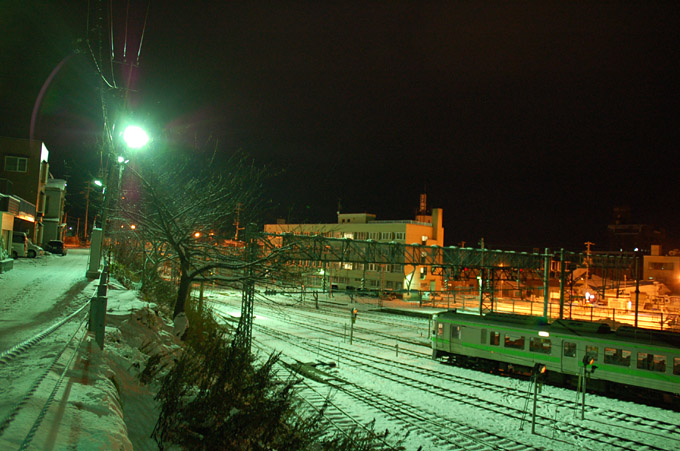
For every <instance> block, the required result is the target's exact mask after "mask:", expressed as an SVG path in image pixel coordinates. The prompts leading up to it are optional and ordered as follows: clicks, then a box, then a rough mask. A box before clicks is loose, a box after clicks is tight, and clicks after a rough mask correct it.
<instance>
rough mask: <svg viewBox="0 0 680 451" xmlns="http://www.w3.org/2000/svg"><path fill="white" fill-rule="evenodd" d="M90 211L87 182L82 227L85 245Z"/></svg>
mask: <svg viewBox="0 0 680 451" xmlns="http://www.w3.org/2000/svg"><path fill="white" fill-rule="evenodd" d="M89 209H90V181H89V180H88V181H87V188H85V224H84V226H83V238H84V239H85V242H86V243H87V215H88V212H89Z"/></svg>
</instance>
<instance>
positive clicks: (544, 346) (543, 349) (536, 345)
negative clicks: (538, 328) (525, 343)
mask: <svg viewBox="0 0 680 451" xmlns="http://www.w3.org/2000/svg"><path fill="white" fill-rule="evenodd" d="M551 349H552V343H551V342H550V339H549V338H540V337H531V340H529V351H532V352H540V353H542V354H550V350H551Z"/></svg>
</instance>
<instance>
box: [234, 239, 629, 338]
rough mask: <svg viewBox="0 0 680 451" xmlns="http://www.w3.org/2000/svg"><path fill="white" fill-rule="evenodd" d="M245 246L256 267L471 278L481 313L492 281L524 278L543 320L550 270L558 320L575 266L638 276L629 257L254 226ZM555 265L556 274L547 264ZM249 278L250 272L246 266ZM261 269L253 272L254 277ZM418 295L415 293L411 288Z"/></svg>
mask: <svg viewBox="0 0 680 451" xmlns="http://www.w3.org/2000/svg"><path fill="white" fill-rule="evenodd" d="M246 247H247V252H246V255H247V256H248V257H247V258H248V260H249V262H253V263H255V262H259V263H255V264H256V265H265V266H266V265H267V264H272V263H274V262H275V263H277V264H281V263H295V262H299V261H314V262H321V263H324V264H325V263H340V264H342V263H362V264H364V268H365V267H366V265H367V264H369V263H375V264H381V265H382V264H386V265H402V266H404V267H406V266H413V268H414V271H415V268H416V267H418V266H427V267H429V268H430V271H431V273H432V274H434V275H440V276H441V277H443V278H444V280H445V281H446V283H447V284H448V280H457V279H460V278H461V274H463V277H465V278H468V279H469V278H475V279H477V281H478V283H479V293H480V294H479V298H480V299H479V310H480V313H486V312H490V311H493V307H494V286H495V283H494V282H495V281H498V280H501V279H506V280H508V279H509V280H513V278H514V276H515V275H516V274H519V273H523V274H524V277H532V278H533V279H537V280H543V292H544V299H545V302H544V312H543V316H547V308H548V297H549V296H548V292H549V290H548V289H549V280H550V275H551V272H552V273H553V274H554V276H557V277H558V278H559V281H560V316H561V315H562V312H563V307H564V287H565V284H566V277H567V274H568V273H569V274H571V273H572V272H573V271H574V270H575V269H577V268H584V267H587V268H589V269H593V270H594V269H597V270H599V271H600V272H601V273H603V274H604V275H605V278H606V277H607V274H609V275H610V277H611V278H612V280H613V277H616V275H617V274H621V273H622V272H624V271H626V272H627V271H631V270H633V268H634V269H635V272H636V274H637V273H639V271H640V268H641V265H640V259H641V255H640V254H634V253H623V252H618V253H588V254H586V253H576V252H568V251H564V250H559V251H557V252H550V251H549V249H545V251H544V252H543V253H529V252H515V251H505V250H492V249H485V248H479V249H476V248H469V247H456V246H449V247H441V246H426V245H420V244H404V243H398V242H380V241H372V240H367V241H362V240H354V239H349V238H332V237H325V236H320V235H312V236H307V235H295V234H287V233H284V234H268V233H263V232H257V231H256V230H255V229H254V228H253V227H248V228H247V230H246ZM552 262H558V265H557V268H558V269H557V271H554V270H553V271H551V263H552ZM249 268H250V269H249V271H251V273H250V275H251V276H252V274H254V273H253V272H252V271H253V268H252V265H249ZM259 272H260V271H257V270H256V271H255V273H259ZM254 285H255V278H254V277H247V278H246V282H245V286H244V290H243V303H242V311H241V322H240V323H239V330H238V332H239V333H238V335H239V336H241V338H242V339H243V340H245V344H247V345H248V346H250V340H251V335H250V333H251V331H252V315H253V298H254V292H255V291H254ZM414 291H417V290H414Z"/></svg>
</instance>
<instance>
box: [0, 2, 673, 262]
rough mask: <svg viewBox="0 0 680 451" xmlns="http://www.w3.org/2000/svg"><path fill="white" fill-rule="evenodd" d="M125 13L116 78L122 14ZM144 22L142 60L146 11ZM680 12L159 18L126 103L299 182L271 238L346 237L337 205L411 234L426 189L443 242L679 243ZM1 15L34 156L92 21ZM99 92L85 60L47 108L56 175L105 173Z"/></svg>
mask: <svg viewBox="0 0 680 451" xmlns="http://www.w3.org/2000/svg"><path fill="white" fill-rule="evenodd" d="M91 3H95V2H91ZM105 3H107V2H105ZM114 3H121V4H120V5H114V15H115V19H116V20H115V21H114V34H115V36H116V55H117V58H119V59H120V58H121V54H122V50H121V49H122V44H123V43H124V41H123V39H122V37H123V36H124V30H125V27H124V26H125V20H124V17H125V9H124V7H125V4H124V3H123V2H114ZM130 4H131V8H130V16H129V17H130V21H129V26H128V37H129V39H128V48H129V49H132V51H131V50H128V52H129V53H133V54H134V53H135V52H136V49H137V45H138V41H139V36H140V34H141V29H142V23H143V19H144V15H145V11H146V5H147V3H146V2H145V1H135V0H133V1H131V2H130ZM679 12H680V8H678V7H677V3H675V2H654V1H651V2H650V1H645V2H566V1H565V2H526V3H524V2H402V1H385V2H365V1H361V2H353V1H346V2H320V1H313V2H302V1H298V2H278V1H277V2H202V1H196V2H190V1H182V2H180V1H164V2H158V1H156V2H152V3H151V8H150V10H149V16H148V22H147V26H146V30H145V34H144V42H143V46H142V51H141V64H140V67H139V68H138V69H135V70H134V71H133V85H134V87H135V89H136V91H135V92H134V93H132V94H131V97H130V99H131V105H133V111H134V113H135V114H136V115H137V117H138V118H143V119H145V120H147V121H149V122H150V123H151V124H153V126H154V127H155V128H156V129H157V130H159V132H158V133H159V134H163V135H164V136H166V137H167V136H173V137H174V139H176V138H177V137H179V136H181V137H183V138H184V139H185V140H187V142H194V143H199V144H200V145H203V146H209V147H212V146H214V145H215V144H216V143H217V148H218V151H219V152H220V154H224V155H227V154H230V153H233V152H234V151H236V150H242V151H245V152H246V153H248V154H250V155H252V156H253V157H254V158H256V159H257V161H259V162H261V163H266V164H268V165H271V166H272V167H274V168H281V169H284V170H285V171H284V172H283V173H282V174H281V175H279V176H278V177H276V178H274V179H273V180H272V181H271V183H270V185H269V191H270V196H271V197H272V199H273V201H274V202H275V204H278V205H279V207H278V208H277V209H275V210H273V211H271V212H268V213H267V215H268V217H267V218H266V219H267V220H271V219H273V218H274V217H276V216H281V217H289V219H291V220H294V221H305V222H318V221H320V222H334V221H335V211H336V209H337V204H338V199H340V200H341V204H342V209H343V211H345V212H363V211H367V212H373V213H376V214H377V215H378V218H379V219H406V218H411V217H412V215H413V213H414V209H415V207H416V206H417V203H418V196H419V194H420V193H421V192H423V191H425V192H427V194H428V200H429V205H430V206H431V207H441V208H443V209H444V218H445V224H444V225H445V228H446V241H447V244H456V243H458V242H460V241H462V240H465V241H466V242H467V243H468V244H475V243H477V241H479V238H481V237H484V238H485V242H486V243H487V245H488V246H490V247H492V248H493V247H505V248H515V249H517V250H525V249H527V248H534V247H541V248H542V247H551V248H557V247H561V246H566V247H570V248H575V247H578V246H580V245H581V244H582V243H583V242H584V241H586V240H591V241H595V242H596V243H599V242H602V243H603V244H604V237H603V236H604V232H605V230H606V225H607V224H608V223H609V222H610V220H611V217H612V208H613V207H615V206H629V207H630V208H631V211H632V215H633V217H632V220H633V221H634V222H640V223H652V224H655V225H657V226H658V227H662V228H665V229H666V230H667V232H668V234H669V235H671V236H676V237H677V236H678V235H680V213H678V206H679V204H680V202H679V201H680V196H679V195H678V177H679V175H680V171H679V170H680V164H679V158H678V143H679V140H678V138H679V130H680V121H679V117H678V105H680V102H679V100H680V90H679V89H678V80H680V77H679V75H680V73H679V70H678V59H679V54H678V52H679V49H680V46H679V44H680V39H679V38H680V17H679V16H680V13H679ZM0 17H2V18H3V19H4V20H3V26H2V31H0V46H1V47H0V50H2V56H1V57H0V58H2V60H0V63H2V67H1V68H0V83H1V85H0V88H1V89H2V99H3V102H2V105H3V110H4V111H3V113H2V121H1V122H0V134H3V135H10V136H21V137H24V136H27V135H28V134H29V133H30V122H31V111H32V109H33V106H34V104H35V103H36V99H37V98H38V97H39V95H40V88H41V86H42V85H43V83H44V82H45V80H46V79H47V78H48V77H49V75H50V73H51V72H52V71H53V70H54V68H55V67H56V66H57V65H58V64H59V62H60V61H62V60H63V58H64V57H66V56H67V55H68V54H69V52H70V50H71V49H72V48H73V42H74V40H75V39H77V38H84V37H85V29H86V23H87V22H86V17H87V2H84V1H81V2H65V1H64V2H55V1H52V2H47V1H45V2H35V1H27V2H9V1H4V0H3V1H0ZM5 23H8V24H9V26H5ZM90 25H92V23H90ZM91 37H92V35H91ZM105 37H106V35H105ZM106 45H107V46H108V44H106ZM120 67H121V66H118V65H117V66H116V68H115V70H116V71H119V69H120ZM104 72H105V73H107V74H108V73H109V72H107V70H106V68H105V69H104ZM119 80H120V81H121V82H122V79H120V78H119ZM96 86H97V78H96V72H95V70H94V69H93V65H92V64H91V62H90V61H88V58H87V57H86V56H84V55H77V56H74V57H71V58H69V59H68V60H67V61H66V62H65V63H64V64H63V66H62V67H61V69H60V71H59V73H58V74H57V76H55V79H54V81H53V82H52V83H51V84H50V86H49V88H48V89H47V91H46V93H45V95H44V97H43V101H42V103H41V104H40V105H41V107H40V112H39V114H38V115H37V119H36V128H35V132H34V136H35V137H36V138H37V139H43V140H45V141H46V143H47V145H48V148H49V149H50V150H51V152H52V153H51V157H50V158H51V160H52V166H53V172H54V175H55V176H56V177H62V176H64V175H65V174H60V173H59V171H63V172H64V173H66V172H69V174H70V175H71V176H72V177H73V178H74V181H75V180H76V179H78V177H79V175H76V174H78V173H82V172H83V171H82V170H81V168H89V167H92V169H91V171H92V172H93V173H96V172H97V159H96V153H95V152H91V148H92V146H93V140H94V138H95V137H96V134H97V133H99V129H98V127H100V121H101V119H100V116H101V108H100V104H99V102H98V97H97V93H96V90H95V88H96ZM83 155H88V157H85V156H83ZM63 160H67V161H69V162H70V163H69V165H66V166H65V165H64V164H62V163H60V161H63ZM76 184H77V183H76ZM73 204H74V207H73V208H74V209H76V208H77V205H75V204H78V202H77V201H73Z"/></svg>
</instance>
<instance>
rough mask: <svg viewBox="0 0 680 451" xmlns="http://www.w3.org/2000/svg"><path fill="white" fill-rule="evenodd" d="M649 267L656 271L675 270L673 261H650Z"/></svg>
mask: <svg viewBox="0 0 680 451" xmlns="http://www.w3.org/2000/svg"><path fill="white" fill-rule="evenodd" d="M649 269H651V270H654V271H673V263H672V262H650V263H649Z"/></svg>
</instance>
